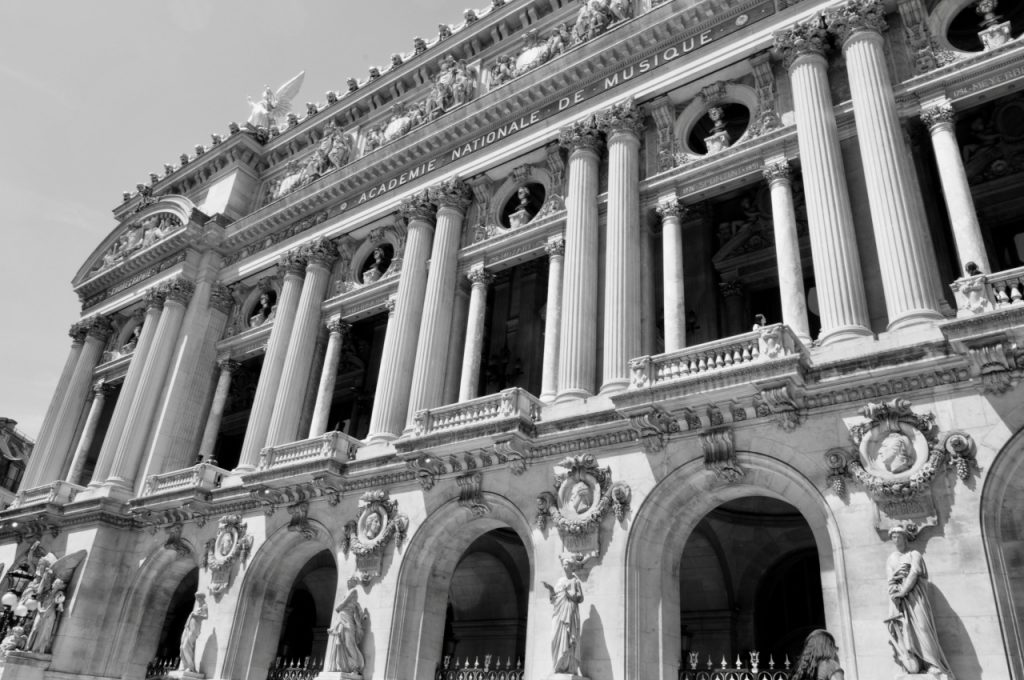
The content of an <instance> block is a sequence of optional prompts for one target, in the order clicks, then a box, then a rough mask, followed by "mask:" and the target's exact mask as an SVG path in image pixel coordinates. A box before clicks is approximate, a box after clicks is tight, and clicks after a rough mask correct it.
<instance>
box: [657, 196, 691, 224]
mask: <svg viewBox="0 0 1024 680" xmlns="http://www.w3.org/2000/svg"><path fill="white" fill-rule="evenodd" d="M654 212H656V213H658V216H659V217H661V219H662V220H666V219H668V218H671V217H674V218H676V219H679V218H681V217H684V216H685V215H686V212H687V208H686V206H685V205H683V203H682V202H681V201H680V200H679V199H678V198H676V197H674V196H672V197H668V198H663V199H661V200H660V201H658V205H656V206H655V207H654Z"/></svg>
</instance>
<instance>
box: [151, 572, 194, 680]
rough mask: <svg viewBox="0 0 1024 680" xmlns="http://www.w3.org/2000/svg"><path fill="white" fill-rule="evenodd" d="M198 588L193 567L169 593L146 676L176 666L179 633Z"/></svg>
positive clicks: (174, 668) (178, 651)
mask: <svg viewBox="0 0 1024 680" xmlns="http://www.w3.org/2000/svg"><path fill="white" fill-rule="evenodd" d="M198 588H199V569H198V568H193V569H192V570H191V571H190V572H188V573H187V574H185V578H183V579H182V580H181V582H180V583H179V584H178V587H177V588H175V589H174V594H173V595H171V603H170V605H169V606H168V607H167V614H165V615H164V623H163V626H162V627H161V628H160V637H159V639H158V641H157V645H156V654H155V655H154V657H153V660H152V661H151V662H150V664H149V667H148V668H147V677H154V675H153V672H154V671H157V670H168V671H173V670H177V668H178V661H179V659H178V656H179V653H180V647H181V634H182V632H183V631H184V630H185V622H186V621H187V620H188V615H189V614H190V613H191V612H192V607H193V606H194V605H195V602H196V590H197V589H198Z"/></svg>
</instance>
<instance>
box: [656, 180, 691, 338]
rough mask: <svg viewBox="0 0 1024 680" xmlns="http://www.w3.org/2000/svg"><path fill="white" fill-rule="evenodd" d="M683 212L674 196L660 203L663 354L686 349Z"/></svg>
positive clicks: (683, 209)
mask: <svg viewBox="0 0 1024 680" xmlns="http://www.w3.org/2000/svg"><path fill="white" fill-rule="evenodd" d="M685 210H686V209H685V208H684V207H683V206H682V205H681V204H680V203H679V201H678V200H676V198H675V196H672V197H671V198H668V199H665V200H662V201H661V202H659V204H658V207H657V212H658V214H659V215H660V216H661V258H662V260H661V269H662V276H663V278H664V281H663V283H662V288H664V298H665V351H666V352H675V351H676V350H678V349H682V348H683V347H685V346H686V300H685V297H684V295H683V291H684V281H685V278H684V275H683V225H682V221H681V219H680V218H681V217H682V216H683V215H684V214H685Z"/></svg>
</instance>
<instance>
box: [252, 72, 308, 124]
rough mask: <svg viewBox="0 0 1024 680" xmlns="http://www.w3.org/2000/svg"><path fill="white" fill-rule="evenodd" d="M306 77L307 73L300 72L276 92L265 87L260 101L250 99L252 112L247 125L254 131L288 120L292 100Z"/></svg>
mask: <svg viewBox="0 0 1024 680" xmlns="http://www.w3.org/2000/svg"><path fill="white" fill-rule="evenodd" d="M305 76H306V72H305V71H300V72H299V74H298V75H297V76H295V77H294V78H292V79H291V80H289V81H288V82H287V83H285V84H284V85H282V86H281V87H279V88H277V91H276V92H275V91H273V90H271V89H270V86H267V87H265V88H264V89H263V96H262V97H260V99H259V100H258V101H253V99H252V97H249V98H248V101H249V107H250V109H251V111H250V113H249V119H248V120H247V121H246V124H247V125H248V126H249V127H250V128H254V129H258V128H269V127H270V126H271V125H280V124H281V122H282V121H284V120H286V119H287V117H288V113H289V112H290V111H291V108H292V99H293V98H294V97H295V95H297V94H298V93H299V88H300V87H302V79H303V78H305Z"/></svg>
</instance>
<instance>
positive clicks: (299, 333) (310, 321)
mask: <svg viewBox="0 0 1024 680" xmlns="http://www.w3.org/2000/svg"><path fill="white" fill-rule="evenodd" d="M302 257H303V258H304V259H305V260H306V263H307V264H306V280H305V282H304V283H303V284H302V294H301V295H300V297H299V304H298V308H297V310H296V313H295V323H294V324H293V325H292V332H291V337H290V339H289V341H288V351H287V355H286V356H285V361H284V367H283V368H282V371H281V383H280V386H279V388H278V391H277V399H276V401H275V402H274V411H273V414H272V415H271V417H270V427H269V428H268V429H267V440H266V444H265V445H266V446H278V445H280V444H286V443H288V442H291V441H295V440H296V439H297V438H298V436H299V417H300V416H301V415H302V401H303V397H304V396H305V394H306V391H307V388H308V387H309V374H310V372H311V371H312V368H313V355H314V350H315V348H316V339H317V335H318V334H319V331H320V305H321V304H322V303H323V301H324V296H325V295H326V294H327V284H328V283H329V282H330V278H331V266H332V265H333V264H334V261H335V260H337V259H338V248H337V246H335V245H334V242H333V241H328V240H327V239H323V238H320V239H316V240H315V241H313V242H312V243H309V244H307V245H305V246H303V247H302Z"/></svg>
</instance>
